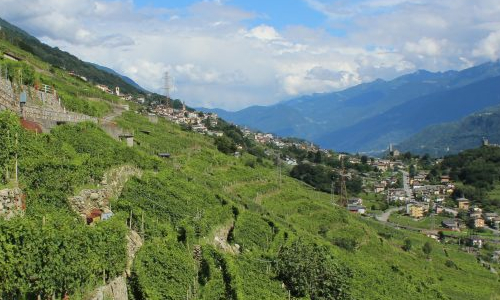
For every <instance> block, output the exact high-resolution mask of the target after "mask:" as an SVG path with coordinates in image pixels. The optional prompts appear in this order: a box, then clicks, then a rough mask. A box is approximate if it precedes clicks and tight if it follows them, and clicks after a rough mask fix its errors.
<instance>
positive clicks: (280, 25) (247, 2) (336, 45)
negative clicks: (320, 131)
mask: <svg viewBox="0 0 500 300" xmlns="http://www.w3.org/2000/svg"><path fill="white" fill-rule="evenodd" d="M0 7H2V9H1V10H0V17H2V18H4V19H6V20H7V21H9V22H11V23H13V24H14V25H17V26H19V27H21V28H22V29H24V30H26V31H28V32H29V33H31V34H32V35H34V36H36V37H37V38H39V39H40V40H42V41H43V42H45V43H47V44H49V45H51V46H57V47H59V48H60V49H63V50H65V51H68V52H70V53H72V54H74V55H76V56H78V57H79V58H81V59H82V60H85V61H89V62H93V63H97V64H100V65H103V66H107V67H110V68H112V69H114V70H116V71H117V72H119V73H121V74H123V75H126V76H128V77H130V78H132V79H134V80H135V81H136V82H137V83H139V84H140V85H141V86H143V87H144V88H146V89H148V90H151V91H154V92H158V93H163V89H162V88H163V86H164V80H163V78H164V74H165V72H169V74H170V76H171V77H172V78H173V80H172V81H173V82H172V90H171V96H172V98H180V99H182V100H185V101H186V103H187V104H188V105H190V106H193V107H209V108H224V109H228V110H238V109H242V108H244V107H248V106H251V105H271V104H274V103H277V102H280V101H284V100H287V99H292V98H295V97H298V96H301V95H306V94H312V93H325V92H332V91H338V90H342V89H345V88H348V87H350V86H354V85H357V84H360V83H363V82H369V81H373V80H375V79H377V78H382V79H386V80H389V79H392V78H395V77H397V76H400V75H403V74H407V73H411V72H414V71H416V70H419V69H426V70H430V71H435V72H436V71H446V70H451V69H453V70H460V69H464V68H468V67H471V66H473V65H477V64H480V63H483V62H486V61H491V60H497V59H499V57H500V1H498V0H440V1H435V0H166V1H160V0H113V1H107V0H0Z"/></svg>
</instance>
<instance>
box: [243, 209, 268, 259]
mask: <svg viewBox="0 0 500 300" xmlns="http://www.w3.org/2000/svg"><path fill="white" fill-rule="evenodd" d="M273 238H274V234H273V228H271V227H270V226H269V224H268V223H267V222H266V221H264V220H263V219H262V218H261V217H260V216H259V215H257V214H254V213H251V212H245V213H242V214H240V215H239V217H238V220H237V221H236V224H235V229H234V239H235V242H236V243H237V244H239V245H240V246H241V247H242V249H243V251H246V250H252V249H260V250H267V249H268V248H269V245H270V243H271V241H272V239H273Z"/></svg>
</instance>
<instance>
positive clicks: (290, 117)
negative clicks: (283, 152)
mask: <svg viewBox="0 0 500 300" xmlns="http://www.w3.org/2000/svg"><path fill="white" fill-rule="evenodd" d="M495 76H500V63H499V62H498V61H497V62H488V63H484V64H481V65H478V66H475V67H472V68H469V69H465V70H462V71H447V72H437V73H433V72H429V71H425V70H419V71H417V72H415V73H412V74H408V75H404V76H401V77H398V78H396V79H394V80H390V81H384V80H381V79H378V80H375V81H373V82H370V83H364V84H360V85H358V86H355V87H352V88H349V89H346V90H343V91H340V92H334V93H325V94H314V95H310V96H302V97H299V98H296V99H291V100H289V101H284V102H280V103H278V104H275V105H272V106H268V107H263V106H252V107H249V108H245V109H243V110H240V111H237V112H227V111H224V110H208V111H217V112H218V113H219V115H220V116H221V117H223V118H224V119H226V120H228V121H231V122H234V123H236V124H239V125H245V126H248V127H250V128H254V129H259V130H262V131H266V132H272V133H275V134H278V135H281V136H296V137H300V138H305V139H308V140H312V141H314V142H315V143H317V144H319V145H321V146H323V147H326V148H333V149H335V150H339V151H350V152H358V151H367V152H368V151H377V150H382V148H381V147H383V148H386V147H387V145H388V144H389V143H391V142H392V143H398V142H401V141H402V140H404V139H406V138H408V137H409V136H410V135H412V134H414V133H416V132H418V131H419V130H421V129H422V128H425V127H426V126H428V125H431V124H435V123H441V122H447V121H455V120H457V119H459V118H463V117H465V116H466V115H468V114H470V113H473V112H475V111H478V110H482V109H484V108H486V107H488V106H492V105H495V104H497V103H500V102H499V101H498V99H497V100H495V99H496V98H494V99H491V97H496V96H497V95H498V92H495V91H496V89H495V87H494V86H491V85H489V86H484V88H488V89H491V93H489V94H488V95H487V96H488V97H490V99H489V100H491V101H489V100H488V99H483V100H481V101H479V102H477V101H476V100H475V98H474V93H475V92H478V91H477V90H475V91H474V92H472V93H469V92H468V90H469V88H470V89H476V88H477V87H476V86H474V85H473V84H474V83H477V82H481V81H483V80H487V79H489V78H492V77H495ZM457 89H461V90H460V93H459V94H454V93H449V92H451V91H453V90H457ZM460 94H464V95H468V97H467V98H462V99H461V102H460V105H461V106H463V109H461V110H456V111H455V112H453V113H451V114H449V115H446V117H443V118H440V117H432V118H426V117H425V113H424V112H423V110H422V109H423V107H420V108H419V111H418V114H417V112H416V111H415V113H412V110H414V109H416V108H417V107H418V102H419V101H424V102H425V103H426V105H436V104H438V103H440V102H441V101H444V102H443V103H446V105H448V106H450V105H451V106H453V105H454V104H453V101H451V99H449V97H455V96H457V95H458V96H460ZM426 97H427V98H426ZM475 102H477V103H475ZM405 105H408V106H405ZM398 107H399V108H398ZM405 107H406V108H405ZM406 109H408V112H407V113H405V114H398V112H399V113H401V112H403V111H405V110H406ZM391 110H392V111H391ZM384 114H385V115H384ZM398 118H405V119H407V120H419V121H418V122H417V123H416V124H415V126H412V124H411V122H407V121H405V120H401V122H399V123H398V122H396V120H398ZM377 122H384V123H383V124H382V123H377ZM392 123H394V124H399V125H398V126H401V125H402V124H406V125H404V126H405V128H404V129H403V128H394V127H391V124H392ZM377 128H378V130H375V129H377ZM368 133H370V134H368ZM373 137H379V138H373Z"/></svg>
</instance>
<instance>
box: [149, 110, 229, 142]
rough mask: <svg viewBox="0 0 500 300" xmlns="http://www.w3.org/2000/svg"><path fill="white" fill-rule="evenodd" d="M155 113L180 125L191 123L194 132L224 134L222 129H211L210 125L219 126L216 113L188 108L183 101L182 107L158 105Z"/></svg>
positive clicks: (214, 134) (213, 134) (212, 134)
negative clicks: (189, 109)
mask: <svg viewBox="0 0 500 300" xmlns="http://www.w3.org/2000/svg"><path fill="white" fill-rule="evenodd" d="M153 113H155V114H156V115H158V116H161V117H164V118H166V119H168V120H170V121H172V122H174V123H176V124H179V125H189V126H191V128H192V130H193V131H194V132H198V133H202V134H207V135H210V136H223V135H224V133H223V132H221V131H214V130H209V128H208V127H215V126H217V124H218V122H217V119H218V116H217V114H216V113H203V112H199V111H188V110H186V104H185V103H183V105H182V108H181V109H175V108H172V107H170V106H168V105H157V106H156V107H155V108H154V109H153ZM207 126H208V127H207Z"/></svg>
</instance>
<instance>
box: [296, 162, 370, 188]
mask: <svg viewBox="0 0 500 300" xmlns="http://www.w3.org/2000/svg"><path fill="white" fill-rule="evenodd" d="M290 176H292V177H293V178H296V179H299V180H301V181H303V182H305V183H307V184H309V185H311V186H313V187H315V188H317V189H318V190H320V191H323V192H330V191H331V186H332V180H333V182H334V183H335V191H336V192H337V194H338V193H339V191H340V179H339V176H340V175H339V174H338V172H336V171H334V170H333V169H332V168H330V167H327V166H325V165H322V164H310V163H300V164H298V165H297V166H295V167H293V169H292V170H291V171H290ZM362 185H363V181H362V180H361V178H359V177H357V176H354V177H353V178H352V179H350V180H346V188H347V190H348V192H349V193H351V194H353V195H354V194H358V193H360V192H361V189H362Z"/></svg>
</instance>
